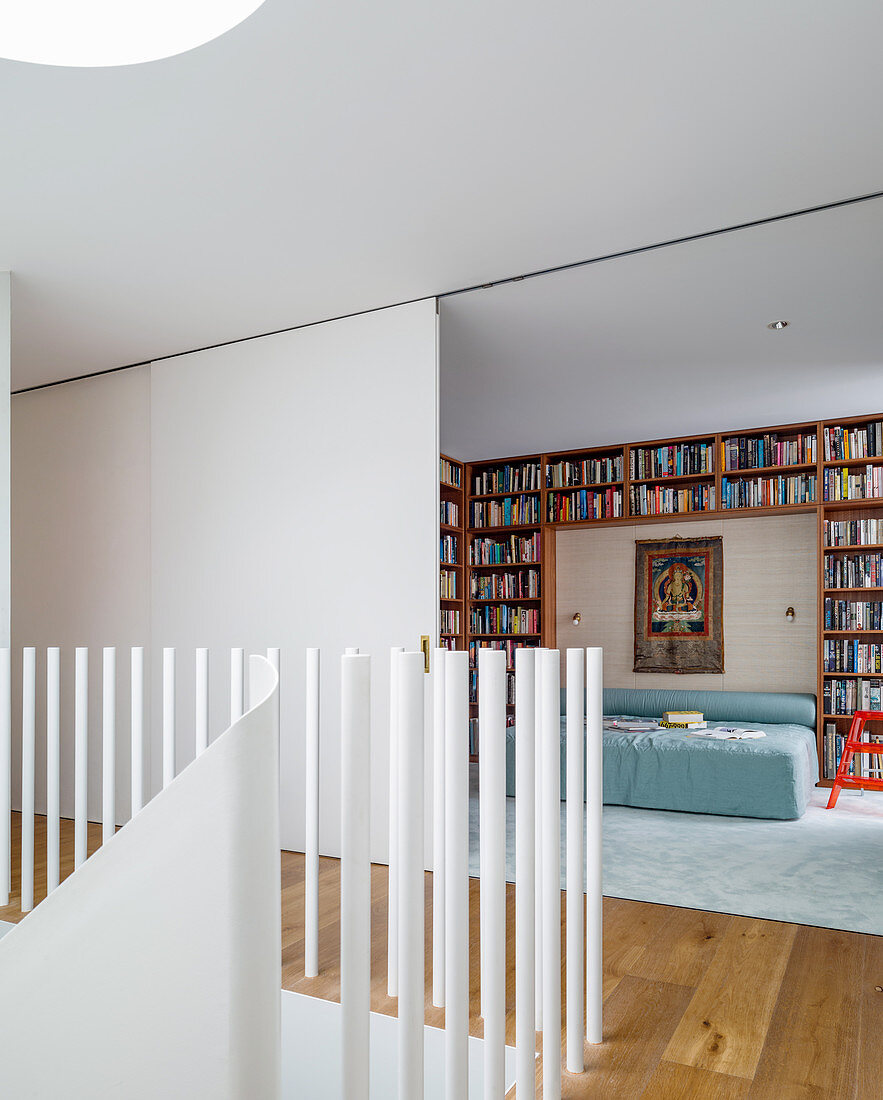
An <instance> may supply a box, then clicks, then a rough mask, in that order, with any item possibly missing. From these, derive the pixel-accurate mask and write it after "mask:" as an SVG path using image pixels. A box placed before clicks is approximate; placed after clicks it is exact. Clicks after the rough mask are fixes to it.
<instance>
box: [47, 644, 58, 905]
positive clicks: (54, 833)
mask: <svg viewBox="0 0 883 1100" xmlns="http://www.w3.org/2000/svg"><path fill="white" fill-rule="evenodd" d="M60 829H61V652H60V650H59V649H58V647H57V646H52V647H51V648H49V649H47V650H46V893H47V894H51V893H52V891H53V890H54V889H55V887H56V886H58V883H59V878H60V875H61V869H60V863H61V859H60V850H59V844H60V839H61V833H60Z"/></svg>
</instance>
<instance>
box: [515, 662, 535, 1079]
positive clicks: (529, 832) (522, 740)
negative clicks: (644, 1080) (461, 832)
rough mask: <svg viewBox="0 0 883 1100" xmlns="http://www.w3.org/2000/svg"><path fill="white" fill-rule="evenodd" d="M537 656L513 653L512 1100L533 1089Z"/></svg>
mask: <svg viewBox="0 0 883 1100" xmlns="http://www.w3.org/2000/svg"><path fill="white" fill-rule="evenodd" d="M535 652H536V651H535V650H533V649H518V650H516V652H515V1095H516V1096H530V1095H531V1093H533V1092H534V1090H535V1087H536V1040H537V1037H536V999H537V998H536V973H535V969H534V967H535V962H534V956H535V953H536V929H535V925H536V872H535V866H536V835H535V834H536V803H535V799H536V793H535V781H534V776H535V772H536V762H535V758H536V749H535V743H536V712H535V707H536V703H535V690H534V683H535Z"/></svg>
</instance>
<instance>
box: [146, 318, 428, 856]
mask: <svg viewBox="0 0 883 1100" xmlns="http://www.w3.org/2000/svg"><path fill="white" fill-rule="evenodd" d="M435 316H436V315H435V303H434V301H431V300H427V301H423V302H417V303H414V304H412V305H407V306H401V307H397V308H393V309H385V310H379V311H377V312H375V313H370V314H363V315H359V316H355V317H349V318H345V319H343V320H339V321H333V322H329V323H327V324H319V325H312V326H310V327H307V328H303V329H297V330H294V331H291V332H284V333H279V334H277V335H274V336H267V337H262V338H259V339H255V340H246V341H243V342H241V343H238V344H232V345H229V346H227V347H220V348H214V349H210V350H207V351H202V352H197V353H194V354H191V355H183V356H178V357H176V358H172V359H169V360H165V361H163V362H160V363H154V364H153V365H152V367H151V382H150V426H151V449H150V458H151V461H150V474H151V574H152V594H151V608H152V614H151V619H152V623H151V626H152V631H153V637H154V639H155V640H156V642H158V643H159V644H162V642H161V639H164V638H168V639H174V640H175V644H176V645H178V646H179V648H180V649H181V650H182V651H183V649H184V648H185V647H186V648H189V647H191V646H196V645H204V646H209V647H210V648H212V649H215V648H221V647H223V646H231V645H242V646H245V647H246V649H249V648H252V649H254V648H257V647H259V646H265V645H266V644H267V642H268V641H272V642H273V644H275V645H278V646H280V647H281V649H282V650H283V653H292V654H295V653H297V654H300V653H302V652H303V651H304V650H305V649H306V648H307V647H308V646H318V647H319V648H321V649H322V651H323V652H324V653H326V654H328V655H329V660H328V662H327V665H326V673H327V674H326V675H323V677H322V700H321V708H322V713H323V714H326V715H328V716H329V722H328V726H327V729H326V727H325V726H324V724H323V741H322V746H321V759H320V765H321V780H320V781H321V800H320V815H321V820H320V837H321V846H322V851H323V853H324V854H331V855H337V854H339V850H340V849H339V842H340V841H339V838H340V799H339V788H338V785H337V783H336V781H335V777H336V776H338V775H339V774H340V758H339V738H338V734H337V730H338V720H337V719H336V718H335V717H334V716H335V715H336V714H337V713H338V706H339V703H338V700H339V686H340V678H339V677H340V670H339V665H338V662H337V660H336V659H335V660H333V661H332V660H331V659H330V655H331V654H342V653H343V652H344V650H345V649H346V648H347V647H358V648H359V650H360V652H362V653H370V654H372V655H373V657H374V660H375V662H376V663H377V665H378V672H382V674H384V675H385V673H386V669H385V667H384V665H385V660H384V655H385V654H387V653H388V652H389V648H390V647H391V646H394V645H400V646H405V647H406V648H408V649H416V648H417V646H418V644H419V640H420V635H421V634H433V633H434V632H435V626H436V622H437V605H438V561H437V559H438V508H437V503H436V501H437V496H438V445H437V412H436V329H435ZM197 501H198V507H197V506H195V502H197ZM403 505H405V506H403ZM222 531H223V532H225V533H227V534H229V537H228V539H227V542H226V544H225V548H224V554H223V555H220V554H217V553H215V552H214V545H215V542H216V539H217V536H218V534H219V532H222ZM256 563H259V564H260V570H256V569H253V568H252V566H254V565H255V564H256ZM240 577H245V578H246V580H245V582H244V583H235V584H234V583H233V578H237V579H238V578H240ZM219 593H221V594H223V598H219ZM399 595H401V596H402V597H403V598H401V599H399V598H397V596H399ZM303 675H304V667H303V664H302V663H301V662H300V661H296V662H294V663H293V665H292V667H291V668H290V669H289V670H288V673H287V674H286V691H285V693H284V695H283V698H282V759H283V788H282V806H283V821H282V830H283V833H282V840H283V845H284V846H285V847H288V848H295V849H298V850H303V847H304V839H305V838H304V816H303V813H302V812H301V811H300V810H299V809H296V806H297V802H296V799H295V786H294V782H295V777H297V776H300V775H301V774H302V772H303V767H304V723H303ZM183 686H184V685H183V684H182V688H183ZM211 692H212V702H213V707H216V706H218V705H221V706H223V705H224V704H223V694H224V686H223V684H222V683H221V681H220V679H219V678H214V680H213V682H212V686H211ZM219 693H220V697H219ZM219 698H220V703H219ZM181 699H182V705H183V707H184V708H185V711H184V713H187V714H191V713H192V707H191V706H190V705H189V702H188V699H187V697H186V694H185V693H184V692H183V691H182V693H181ZM372 705H373V729H374V730H375V731H376V734H377V736H376V738H375V745H374V750H375V751H374V753H373V761H372V789H371V794H372V798H371V812H372V831H371V841H372V857H373V858H374V859H380V860H385V859H386V847H387V833H386V829H385V824H386V812H387V794H388V787H387V784H388V778H387V776H388V770H387V769H388V758H387V752H386V738H385V734H386V730H387V721H386V712H387V706H388V701H387V696H386V694H385V693H384V692H375V694H374V697H373V703H372ZM213 726H214V722H213ZM426 837H427V841H428V839H429V828H428V826H427V830H426ZM429 850H430V849H429V847H427V851H429Z"/></svg>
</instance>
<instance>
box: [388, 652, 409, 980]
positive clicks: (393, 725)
mask: <svg viewBox="0 0 883 1100" xmlns="http://www.w3.org/2000/svg"><path fill="white" fill-rule="evenodd" d="M404 652H405V651H404V649H403V647H402V646H393V648H392V649H390V651H389V857H388V858H389V877H388V886H387V920H386V992H387V994H388V995H389V996H390V997H397V996H398V995H399V687H398V677H399V669H398V660H399V654H400V653H404Z"/></svg>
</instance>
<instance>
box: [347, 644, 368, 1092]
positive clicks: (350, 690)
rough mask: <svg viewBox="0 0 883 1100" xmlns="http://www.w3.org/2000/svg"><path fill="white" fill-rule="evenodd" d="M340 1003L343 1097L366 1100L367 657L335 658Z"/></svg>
mask: <svg viewBox="0 0 883 1100" xmlns="http://www.w3.org/2000/svg"><path fill="white" fill-rule="evenodd" d="M340 753H341V770H340V804H341V821H340V833H341V835H340V1007H341V1014H342V1027H341V1065H342V1067H343V1095H344V1096H345V1097H347V1100H368V1086H369V1047H370V1034H369V1032H370V1028H369V1025H370V1019H371V1017H370V1009H371V851H370V844H369V831H370V786H369V784H368V783H366V782H365V777H366V776H367V775H369V774H370V770H371V658H370V657H367V656H359V655H357V654H348V655H345V656H343V657H342V658H341V714H340Z"/></svg>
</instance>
